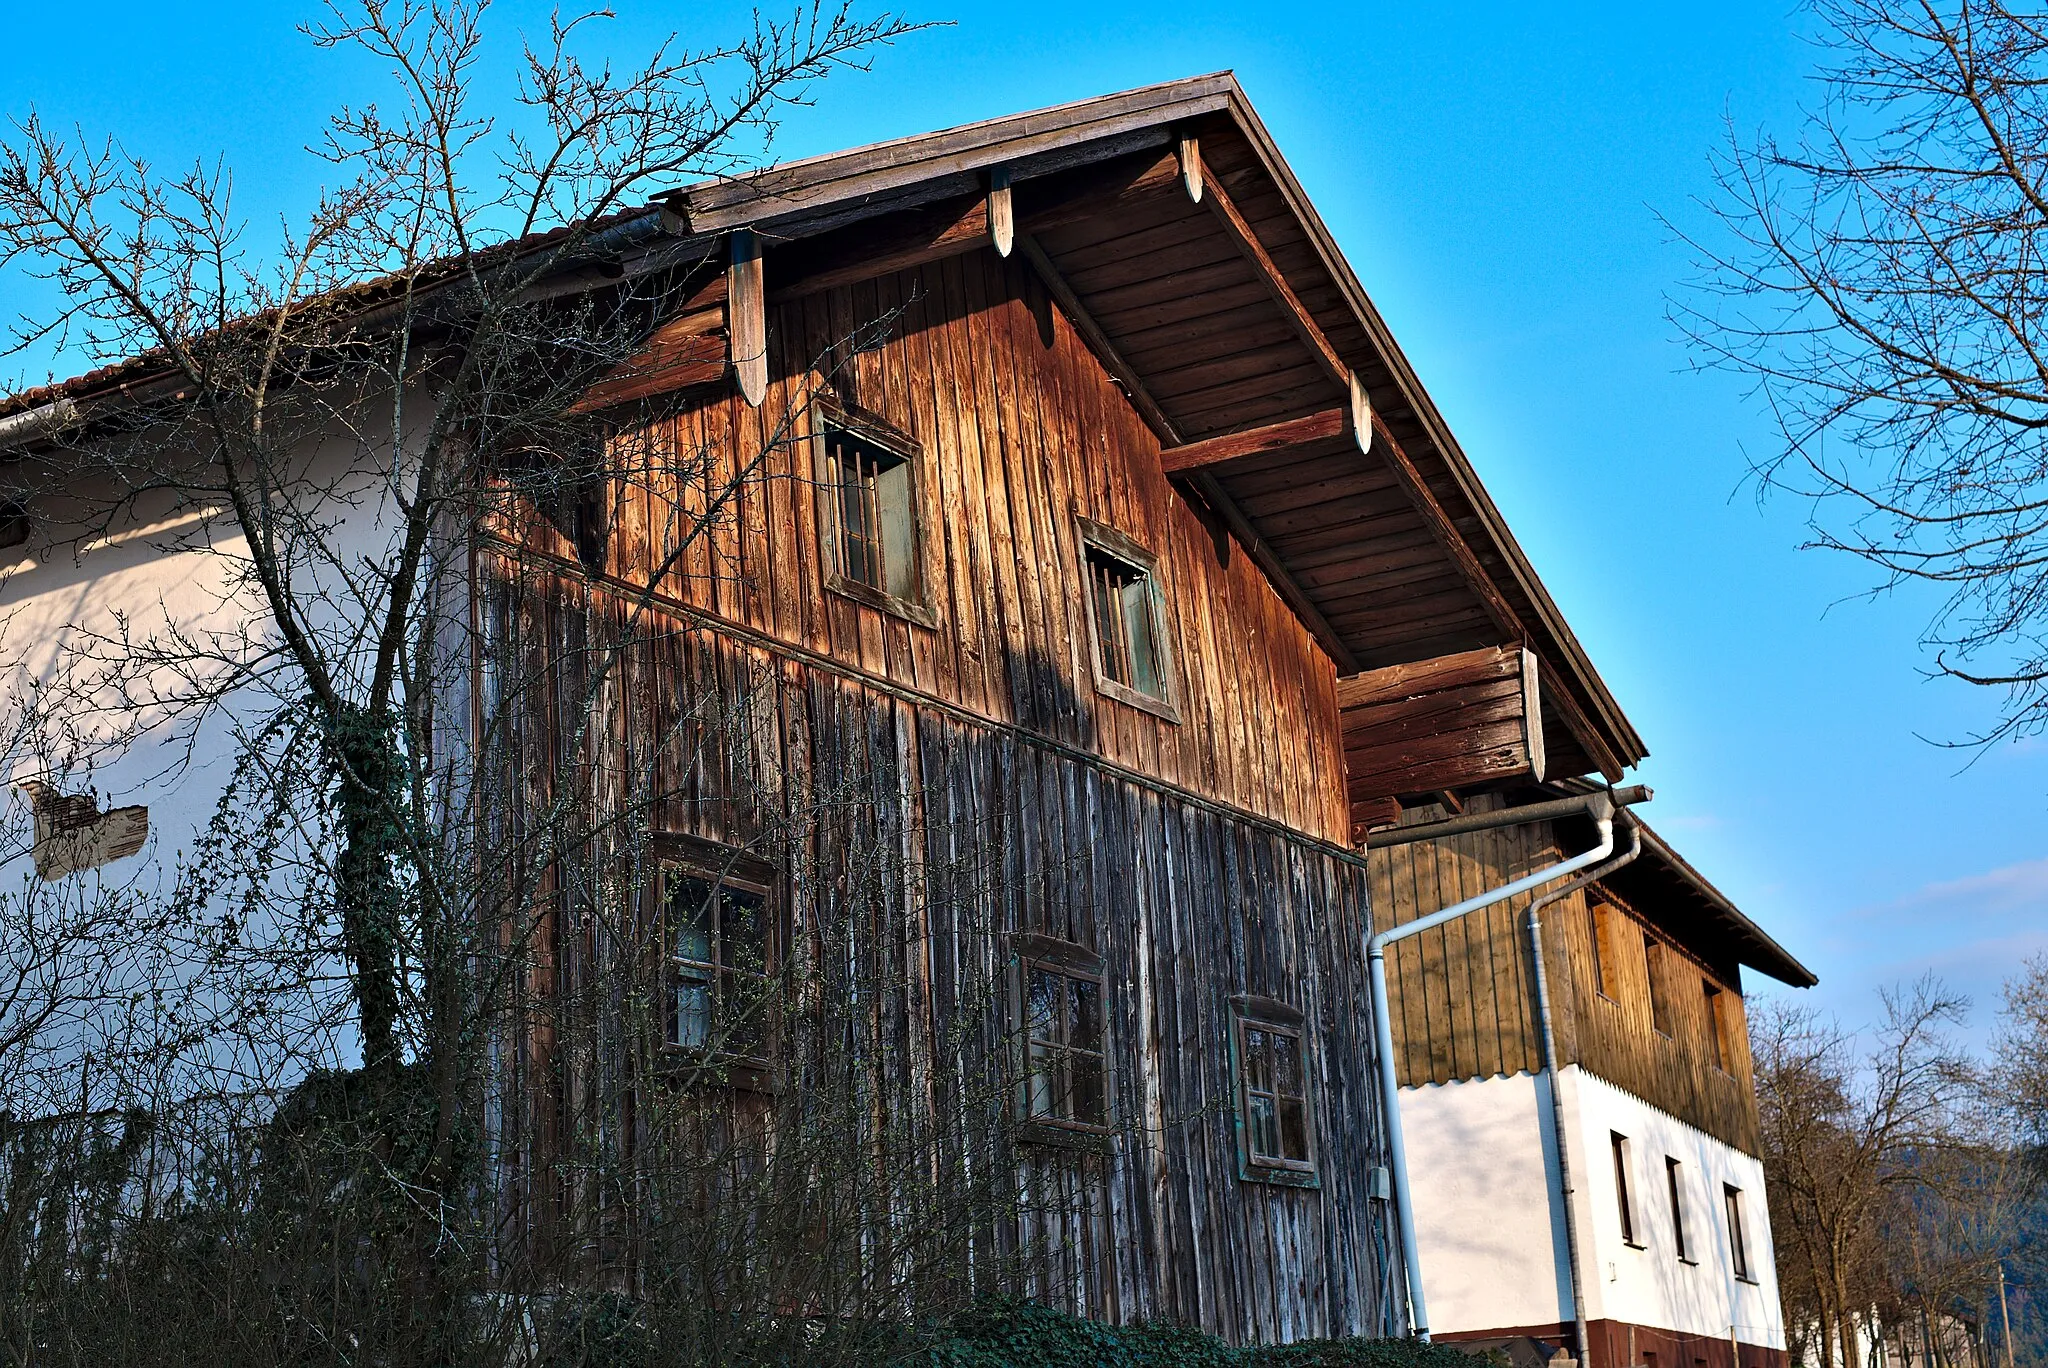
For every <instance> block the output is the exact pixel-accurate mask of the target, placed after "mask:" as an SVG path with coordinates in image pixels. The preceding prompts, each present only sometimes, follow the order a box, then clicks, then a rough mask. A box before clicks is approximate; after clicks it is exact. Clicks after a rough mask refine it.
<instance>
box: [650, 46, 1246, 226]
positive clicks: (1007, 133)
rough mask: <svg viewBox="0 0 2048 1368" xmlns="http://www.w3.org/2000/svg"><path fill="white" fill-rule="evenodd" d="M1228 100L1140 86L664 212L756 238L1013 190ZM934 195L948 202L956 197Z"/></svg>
mask: <svg viewBox="0 0 2048 1368" xmlns="http://www.w3.org/2000/svg"><path fill="white" fill-rule="evenodd" d="M1236 90H1237V82H1236V80H1235V78H1233V77H1231V76H1230V75H1229V74H1228V73H1221V74H1218V75H1214V76H1198V77H1194V78H1193V79H1190V80H1186V81H1174V82H1170V83H1168V84H1166V85H1159V86H1148V87H1145V88H1143V89H1139V90H1134V91H1126V92H1123V93H1122V94H1118V95H1109V96H1102V97H1099V98H1096V99H1093V100H1081V101H1077V102H1076V103H1073V104H1068V105H1059V106H1055V107H1054V108H1052V109H1043V110H1038V111H1035V112H1033V113H1030V114H1020V115H1011V116H1009V117H1007V118H1001V119H990V120H987V121H985V122H983V123H977V124H967V125H965V126H963V127H960V128H954V129H948V130H946V131H945V132H942V133H928V134H923V135H920V136H917V137H911V138H901V139H897V140H896V141H893V142H886V143H876V144H873V145H872V146H868V147H857V148H853V149H851V150H849V151H845V152H834V153H830V154H828V155H826V156H822V157H810V158H806V159H804V160H802V161H794V162H787V163H785V164H783V165H782V166H778V167H774V168H772V169H770V170H767V171H758V172H754V173H751V174H749V175H745V176H735V177H731V178H728V179H723V180H715V181H707V182H703V183H701V184H698V185H694V186H690V187H688V188H687V189H684V190H679V191H677V192H676V193H675V194H674V195H673V196H671V197H670V198H669V200H668V204H669V208H670V209H671V211H672V212H674V213H675V215H676V216H677V218H678V219H680V220H681V222H682V223H683V224H684V225H685V226H686V228H687V230H688V231H690V232H697V233H715V232H723V231H726V230H727V229H730V228H736V227H741V226H752V227H757V228H758V227H763V226H768V225H773V224H775V223H778V222H781V221H783V220H787V219H792V218H793V217H794V216H796V215H799V214H804V213H806V211H810V212H817V211H822V210H826V209H829V208H831V207H833V206H840V205H846V206H847V207H848V209H849V218H851V217H865V216H866V215H867V214H871V213H874V212H876V205H875V204H874V201H875V200H876V199H887V198H889V197H891V196H893V195H896V194H899V193H901V192H904V191H907V190H912V189H914V188H915V187H918V186H921V185H922V184H924V183H926V182H929V181H932V180H934V179H937V178H940V177H947V176H963V177H968V176H976V175H978V173H980V172H981V171H983V170H985V169H987V168H988V167H991V166H1001V165H1008V166H1010V167H1011V168H1012V170H1011V179H1012V181H1013V182H1014V181H1017V180H1023V179H1027V178H1029V177H1031V176H1036V175H1046V174H1050V173H1051V172H1053V171H1059V170H1065V169H1067V168H1069V167H1072V166H1076V165H1081V164H1084V163H1085V162H1087V161H1092V160H1097V159H1100V158H1103V157H1112V156H1120V155H1122V154H1123V153H1125V152H1130V151H1136V150H1138V149H1139V148H1140V147H1147V146H1156V145H1163V144H1164V143H1165V142H1166V140H1167V138H1168V136H1169V135H1168V133H1167V131H1166V130H1167V129H1168V128H1169V127H1170V125H1172V124H1173V123H1174V122H1176V121H1179V120H1185V119H1195V118H1199V117H1201V116H1203V115H1205V114H1213V113H1216V112H1218V111H1220V110H1223V109H1225V108H1227V107H1228V106H1229V104H1230V102H1231V100H1232V99H1233V98H1234V97H1235V93H1236ZM938 193H942V194H957V193H960V188H959V187H958V186H948V187H947V188H945V189H943V190H942V191H939V192H938ZM849 202H851V203H849ZM891 207H900V206H897V205H894V204H892V205H891ZM828 222H829V220H828ZM804 226H805V230H806V231H810V232H816V231H822V229H821V228H820V227H818V226H815V225H812V224H809V223H806V224H805V225H804Z"/></svg>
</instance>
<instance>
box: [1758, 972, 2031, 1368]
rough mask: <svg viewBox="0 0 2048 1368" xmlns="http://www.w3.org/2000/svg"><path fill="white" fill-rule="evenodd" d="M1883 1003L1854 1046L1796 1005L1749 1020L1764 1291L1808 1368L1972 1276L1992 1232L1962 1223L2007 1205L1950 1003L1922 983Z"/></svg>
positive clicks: (1991, 1251) (1981, 1265) (1980, 1277)
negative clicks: (1765, 1225) (1759, 1129)
mask: <svg viewBox="0 0 2048 1368" xmlns="http://www.w3.org/2000/svg"><path fill="white" fill-rule="evenodd" d="M1883 1005H1884V1019H1883V1020H1882V1022H1881V1023H1880V1024H1879V1025H1878V1027H1877V1028H1876V1029H1875V1031H1874V1032H1873V1034H1872V1038H1871V1040H1870V1042H1869V1045H1868V1047H1867V1049H1866V1048H1863V1047H1862V1046H1861V1045H1860V1043H1859V1042H1858V1040H1857V1038H1856V1037H1855V1036H1853V1035H1850V1034H1848V1033H1846V1032H1844V1031H1843V1030H1841V1028H1839V1027H1838V1026H1836V1025H1834V1024H1833V1023H1832V1022H1830V1021H1828V1020H1826V1019H1824V1018H1822V1017H1821V1016H1819V1015H1818V1014H1817V1013H1815V1012H1813V1011H1810V1010H1807V1009H1801V1008H1793V1007H1786V1006H1779V1005H1765V1006H1763V1007H1762V1008H1761V1009H1760V1010H1759V1011H1757V1012H1756V1013H1755V1014H1754V1016H1753V1017H1752V1037H1753V1040H1754V1045H1755V1050H1756V1080H1757V1096H1758V1104H1759V1108H1760V1110H1761V1113H1762V1118H1763V1140H1764V1154H1763V1159H1764V1166H1765V1171H1766V1173H1767V1174H1768V1175H1769V1178H1770V1201H1771V1229H1772V1230H1773V1232H1774V1233H1775V1235H1776V1238H1777V1247H1778V1265H1779V1284H1780V1296H1781V1298H1782V1299H1783V1301H1784V1305H1785V1316H1786V1321H1787V1326H1788V1330H1789V1331H1790V1333H1791V1334H1792V1335H1793V1336H1794V1337H1795V1338H1800V1337H1803V1336H1807V1335H1811V1336H1812V1337H1813V1338H1812V1339H1811V1341H1810V1342H1809V1343H1808V1344H1807V1345H1805V1346H1803V1347H1804V1348H1806V1349H1810V1350H1811V1351H1812V1353H1811V1357H1810V1358H1809V1357H1807V1355H1806V1354H1805V1353H1801V1355H1800V1357H1801V1358H1802V1361H1806V1362H1812V1363H1816V1364H1820V1365H1827V1364H1838V1365H1843V1368H1851V1366H1852V1365H1854V1364H1855V1363H1856V1361H1857V1346H1858V1344H1859V1343H1869V1342H1871V1341H1872V1340H1874V1339H1875V1338H1877V1337H1878V1336H1880V1335H1882V1334H1883V1333H1884V1332H1885V1329H1886V1322H1887V1321H1891V1322H1896V1321H1897V1319H1898V1318H1899V1317H1900V1316H1902V1315H1905V1314H1908V1313H1909V1311H1911V1310H1915V1309H1917V1308H1918V1307H1920V1306H1923V1305H1931V1306H1932V1307H1933V1308H1934V1309H1935V1311H1936V1313H1937V1314H1942V1313H1945V1312H1946V1311H1948V1309H1949V1302H1948V1300H1947V1298H1948V1297H1949V1296H1950V1295H1952V1294H1953V1293H1954V1291H1955V1290H1956V1289H1957V1288H1960V1287H1971V1288H1981V1287H1983V1286H1984V1285H1985V1282H1986V1279H1985V1276H1984V1275H1985V1271H1986V1267H1987V1264H1986V1259H1987V1258H1990V1259H1995V1258H1996V1251H1997V1248H1998V1236H1999V1234H2000V1233H2002V1228H2001V1231H1994V1232H1992V1235H1991V1239H1990V1240H1989V1241H1988V1242H1987V1241H1984V1240H1981V1239H1976V1238H1967V1237H1966V1233H1965V1231H1964V1229H1963V1223H1964V1222H1965V1221H1966V1220H1969V1219H1976V1220H1979V1221H1980V1222H1981V1221H1982V1220H1985V1219H1990V1220H1993V1221H2004V1220H2006V1219H2007V1218H2008V1217H2009V1214H2010V1208H2011V1205H2012V1202H2011V1196H2010V1184H2009V1183H2008V1182H2007V1180H2006V1173H2005V1169H2004V1166H2003V1155H2002V1153H2001V1150H2000V1148H1999V1147H1998V1146H1996V1145H1995V1144H1992V1143H1989V1134H1988V1132H1987V1130H1986V1128H1985V1122H1986V1120H1987V1118H1986V1117H1985V1115H1984V1114H1983V1111H1982V1099H1983V1096H1984V1090H1983V1086H1982V1080H1981V1077H1980V1075H1979V1072H1978V1071H1977V1070H1976V1068H1975V1067H1974V1066H1973V1065H1972V1063H1971V1061H1969V1060H1968V1058H1967V1057H1966V1056H1964V1055H1963V1054H1961V1053H1960V1052H1959V1051H1958V1050H1957V1049H1956V1048H1955V1047H1954V1045H1953V1044H1952V1043H1951V1042H1950V1041H1949V1040H1948V1039H1947V1038H1946V1036H1945V1035H1944V1027H1946V1026H1948V1025H1951V1024H1953V1023H1955V1022H1956V1021H1957V1020H1958V1019H1959V1015H1960V1013H1961V1011H1962V1009H1963V1004H1962V1002H1961V1001H1960V1000H1958V999H1956V998H1953V997H1950V996H1948V995H1946V994H1945V993H1943V992H1942V991H1941V989H1940V987H1939V985H1937V984H1935V983H1933V982H1932V981H1931V980H1922V981H1921V982H1920V983H1918V984H1916V985H1915V986H1914V987H1913V988H1912V989H1911V990H1909V991H1905V992H1898V991H1892V992H1887V993H1886V994H1885V995H1884V998H1883ZM1987 1185H1988V1187H1987ZM1987 1244H1988V1246H1989V1248H1988V1249H1987V1248H1986V1245H1987ZM1873 1318H1874V1319H1873ZM1800 1347H1802V1346H1795V1348H1800Z"/></svg>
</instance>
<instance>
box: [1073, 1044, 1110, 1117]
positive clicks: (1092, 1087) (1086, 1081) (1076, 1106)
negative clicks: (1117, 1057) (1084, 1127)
mask: <svg viewBox="0 0 2048 1368" xmlns="http://www.w3.org/2000/svg"><path fill="white" fill-rule="evenodd" d="M1067 1068H1068V1071H1069V1074H1070V1076H1071V1082H1072V1087H1073V1092H1072V1095H1071V1098H1070V1101H1071V1103H1072V1106H1073V1110H1072V1111H1071V1112H1070V1113H1069V1116H1070V1118H1071V1119H1073V1120H1075V1121H1083V1122H1086V1123H1087V1124H1089V1125H1091V1126H1099V1125H1101V1124H1103V1121H1104V1119H1105V1117H1106V1116H1107V1114H1108V1113H1107V1109H1106V1108H1105V1106H1104V1099H1103V1090H1102V1056H1100V1055H1095V1054H1088V1053H1086V1052H1084V1051H1077V1052H1075V1053H1074V1054H1072V1055H1070V1056H1069V1057H1068V1059H1067Z"/></svg>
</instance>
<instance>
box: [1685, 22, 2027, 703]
mask: <svg viewBox="0 0 2048 1368" xmlns="http://www.w3.org/2000/svg"><path fill="white" fill-rule="evenodd" d="M1814 13H1815V14H1816V16H1817V18H1818V20H1819V27H1820V40H1819V41H1820V44H1821V49H1822V51H1823V52H1824V54H1825V61H1824V63H1823V65H1822V66H1821V68H1820V70H1819V72H1818V76H1817V79H1818V82H1819V85H1820V90H1821V98H1820V100H1819V102H1818V104H1817V105H1816V106H1815V108H1814V109H1813V110H1812V111H1811V113H1810V114H1809V116H1808V120H1807V124H1806V127H1805V128H1804V129H1803V130H1802V131H1801V132H1800V134H1799V135H1798V136H1797V137H1796V138H1793V139H1790V140H1783V141H1781V140H1780V139H1778V138H1776V137H1773V136H1771V135H1768V134H1765V135H1761V136H1758V137H1757V138H1755V139H1754V140H1750V139H1746V138H1744V137H1742V136H1740V135H1737V134H1735V133H1734V132H1733V131H1732V130H1731V133H1730V139H1729V142H1728V144H1727V147H1726V148H1725V150H1724V152H1723V154H1722V155H1721V157H1720V158H1719V160H1718V164H1717V181H1718V186H1719V193H1718V195H1717V196H1716V197H1715V198H1714V199H1713V200H1712V201H1711V203H1710V204H1709V206H1708V207H1709V208H1710V209H1711V211H1712V212H1713V213H1714V214H1715V215H1716V216H1717V218H1718V220H1719V223H1720V226H1721V228H1722V229H1724V230H1725V232H1723V233H1721V234H1718V235H1710V234H1706V233H1694V234H1690V235H1688V236H1689V240H1690V242H1691V244H1692V246H1693V247H1694V248H1695V249H1696V251H1697V253H1698V255H1699V257H1700V258H1701V262H1702V278H1701V280H1700V282H1699V288H1698V290H1697V291H1696V292H1695V293H1694V294H1693V295H1692V296H1691V297H1690V298H1689V299H1687V300H1685V301H1683V302H1681V303H1680V304H1679V305H1678V306H1676V308H1675V312H1674V316H1675V318H1676V320H1677V321H1678V323H1679V325H1680V326H1681V327H1682V329H1683V330H1684V331H1685V332H1686V333H1687V334H1688V335H1689V336H1690V337H1691V339H1692V340H1693V341H1694V343H1696V344H1697V346H1698V348H1699V349H1700V352H1701V354H1702V356H1703V357H1704V358H1706V360H1707V362H1708V364H1713V365H1719V366H1724V367H1727V368H1729V369H1732V370H1734V371H1736V372H1738V373H1741V374H1744V375H1747V376H1750V377H1752V378H1753V379H1754V380H1755V381H1756V384H1757V393H1758V394H1759V396H1760V397H1761V399H1762V401H1763V404H1764V406H1765V407H1766V409H1767V410H1768V412H1769V413H1770V415H1771V416H1772V418H1773V419H1774V420H1775V421H1776V423H1777V425H1778V428H1779V433H1780V437H1781V439H1782V443H1783V445H1782V447H1781V448H1780V449H1779V450H1778V451H1777V452H1776V453H1775V454H1772V455H1770V456H1768V457H1767V458H1765V459H1762V460H1760V461H1759V462H1757V463H1756V469H1757V470H1758V472H1759V473H1760V475H1761V476H1762V479H1763V481H1764V485H1765V487H1766V488H1771V489H1779V490H1784V491H1788V492H1791V493H1793V494H1795V495H1797V496H1799V497H1802V498H1805V499H1809V500H1811V501H1812V504H1813V511H1812V519H1811V528H1812V532H1813V539H1812V541H1811V543H1810V545H1812V546H1816V547H1821V548H1826V549H1829V550H1834V551H1842V552H1847V553H1849V554H1851V555H1854V556H1857V557H1860V558H1862V559H1863V560H1865V561H1868V562H1869V563H1870V564H1871V565H1873V566H1874V567H1875V568H1876V569H1877V570H1878V572H1879V573H1880V575H1881V577H1882V578H1881V580H1880V587H1884V586H1897V585H1903V584H1909V583H1926V584H1931V585H1935V586H1939V587H1940V589H1941V590H1942V591H1944V593H1945V594H1946V597H1945V599H1944V601H1943V603H1942V606H1941V608H1940V610H1939V612H1938V613H1937V614H1936V615H1935V617H1934V618H1933V620H1932V621H1931V622H1930V624H1929V626H1928V628H1927V634H1926V642H1927V644H1929V645H1931V646H1933V647H1934V648H1935V661H1936V668H1937V669H1938V670H1939V671H1940V672H1941V673H1943V674H1946V675H1949V676H1952V677H1954V678H1957V679H1961V680H1965V681H1967V682H1969V683H1972V684H1978V685H1984V686H1988V687H1992V688H1998V689H2003V690H2004V691H2005V704H2004V707H2003V710H2002V712H2001V715H2000V717H1999V720H1998V722H1997V724H1996V725H1995V726H1993V727H1991V728H1989V729H1987V730H1986V731H1985V732H1984V733H1983V734H1982V735H1980V736H1978V737H1975V738H1973V742H1983V741H1989V740H1993V739H1996V738H1999V737H2005V736H2017V735H2023V734H2027V733H2031V732H2035V731H2038V730H2040V729H2041V728H2043V727H2044V726H2048V443H2044V441H2043V437H2042V434H2043V432H2044V431H2048V309H2044V306H2048V266H2044V260H2048V256H2044V253H2048V12H2044V11H2041V10H2039V9H2034V8H2028V7H2026V6H2021V5H2014V4H2009V3H2005V0H1966V2H1964V3H1936V2H1935V0H1817V3H1816V4H1815V6H1814Z"/></svg>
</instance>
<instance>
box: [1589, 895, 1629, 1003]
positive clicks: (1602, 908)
mask: <svg viewBox="0 0 2048 1368" xmlns="http://www.w3.org/2000/svg"><path fill="white" fill-rule="evenodd" d="M1586 915H1587V917H1588V919H1589V920H1590V923H1591V931H1590V934H1589V937H1588V938H1589V939H1590V940H1591V942H1592V946H1593V986H1594V987H1595V988H1596V989H1598V990H1599V993H1600V996H1601V997H1604V998H1606V999H1607V1000H1608V1001H1610V1002H1612V1001H1614V1000H1616V999H1617V998H1619V997H1620V996H1621V995H1620V994H1619V993H1618V992H1616V991H1615V983H1614V970H1615V961H1614V917H1615V912H1614V908H1613V907H1611V906H1609V905H1608V904H1607V903H1604V902H1588V903H1587V904H1586Z"/></svg>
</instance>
